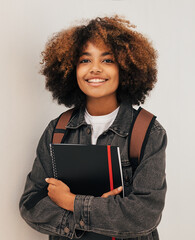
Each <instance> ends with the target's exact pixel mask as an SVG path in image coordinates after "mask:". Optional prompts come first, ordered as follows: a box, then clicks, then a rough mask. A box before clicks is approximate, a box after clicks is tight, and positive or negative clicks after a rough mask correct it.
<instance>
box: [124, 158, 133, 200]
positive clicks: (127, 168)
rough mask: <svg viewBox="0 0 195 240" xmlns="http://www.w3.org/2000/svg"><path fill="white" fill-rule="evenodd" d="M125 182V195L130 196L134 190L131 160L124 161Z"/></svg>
mask: <svg viewBox="0 0 195 240" xmlns="http://www.w3.org/2000/svg"><path fill="white" fill-rule="evenodd" d="M122 170H123V183H124V192H125V196H128V195H129V194H130V193H131V191H132V179H133V176H132V167H131V165H130V162H129V161H128V162H126V161H122Z"/></svg>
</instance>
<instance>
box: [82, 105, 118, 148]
mask: <svg viewBox="0 0 195 240" xmlns="http://www.w3.org/2000/svg"><path fill="white" fill-rule="evenodd" d="M118 111H119V107H118V108H117V109H115V110H114V111H113V112H111V113H109V114H106V115H102V116H92V115H90V114H89V113H88V111H87V109H86V110H85V121H86V123H87V124H91V125H92V135H91V141H92V144H96V142H97V138H98V137H99V135H101V134H102V133H103V132H104V131H105V130H107V129H108V128H109V127H110V126H111V125H112V123H113V122H114V119H115V118H116V115H117V113H118Z"/></svg>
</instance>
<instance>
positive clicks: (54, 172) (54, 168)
mask: <svg viewBox="0 0 195 240" xmlns="http://www.w3.org/2000/svg"><path fill="white" fill-rule="evenodd" d="M49 147H50V156H51V160H52V167H53V174H54V178H56V179H57V178H58V174H57V168H56V160H55V154H54V149H53V147H52V144H50V145H49Z"/></svg>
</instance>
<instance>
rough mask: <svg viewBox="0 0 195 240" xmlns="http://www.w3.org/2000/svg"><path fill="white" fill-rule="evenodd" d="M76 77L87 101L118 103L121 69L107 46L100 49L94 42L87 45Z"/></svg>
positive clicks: (79, 62)
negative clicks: (117, 92)
mask: <svg viewBox="0 0 195 240" xmlns="http://www.w3.org/2000/svg"><path fill="white" fill-rule="evenodd" d="M76 76H77V82H78V85H79V88H80V89H81V91H82V92H83V93H85V94H86V96H87V101H90V100H92V99H96V100H98V99H101V100H102V99H104V100H106V101H108V100H109V101H112V100H114V101H116V90H117V88H118V85H119V67H118V64H117V63H116V61H115V60H114V56H113V53H112V52H111V50H110V49H109V48H108V47H107V46H106V45H101V47H98V46H97V45H95V44H94V43H92V42H87V43H86V44H85V46H84V48H83V50H82V52H81V55H80V57H79V60H78V64H77V68H76Z"/></svg>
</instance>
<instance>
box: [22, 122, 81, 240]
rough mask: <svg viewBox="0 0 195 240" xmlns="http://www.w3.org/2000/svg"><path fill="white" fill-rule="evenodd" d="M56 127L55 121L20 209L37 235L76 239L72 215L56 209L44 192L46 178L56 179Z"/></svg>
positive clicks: (43, 139)
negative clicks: (53, 160) (53, 161)
mask: <svg viewBox="0 0 195 240" xmlns="http://www.w3.org/2000/svg"><path fill="white" fill-rule="evenodd" d="M54 125H55V121H52V122H51V123H50V124H49V125H48V127H47V128H46V130H45V131H44V133H43V135H42V137H41V139H40V141H39V144H38V147H37V156H36V159H35V161H34V164H33V168H32V171H31V172H30V173H29V174H28V176H27V180H26V185H25V189H24V193H23V195H22V197H21V199H20V203H19V208H20V213H21V216H22V217H23V218H24V220H25V221H26V222H27V223H28V224H29V225H30V226H31V227H32V228H34V229H36V230H37V231H39V232H41V233H45V234H49V235H57V236H64V237H68V238H73V237H76V235H75V222H74V218H73V213H72V212H70V211H67V210H65V209H62V208H60V207H59V206H57V205H56V204H55V203H54V202H52V201H51V199H50V198H49V197H48V195H47V191H45V190H47V183H46V182H45V178H46V177H53V172H52V164H51V158H50V151H49V143H51V136H52V132H53V129H54ZM44 192H45V194H43V193H44Z"/></svg>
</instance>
